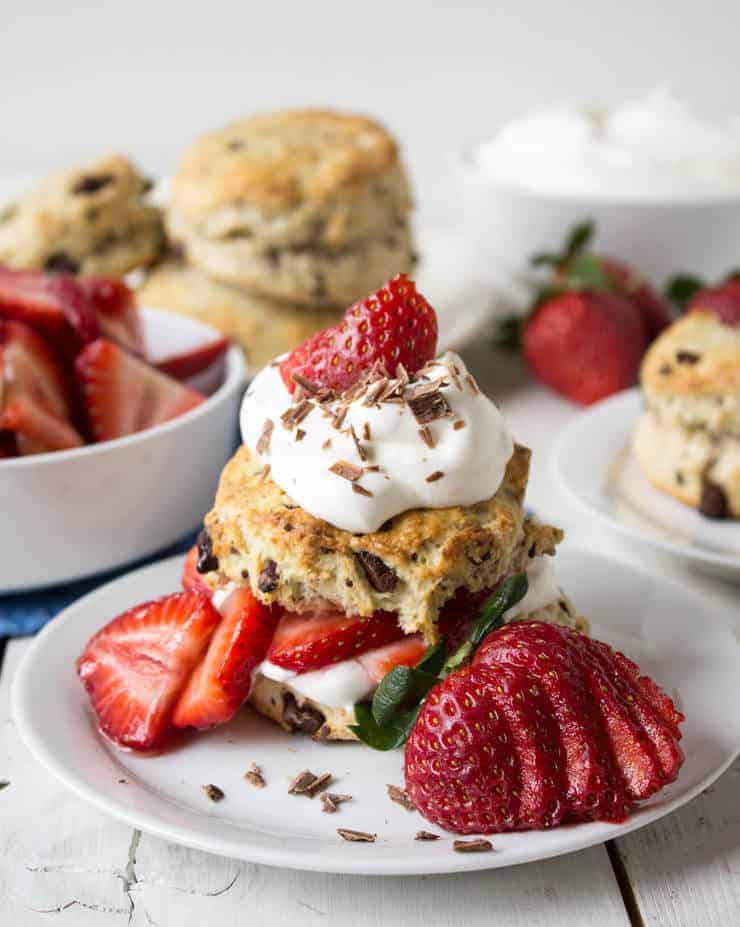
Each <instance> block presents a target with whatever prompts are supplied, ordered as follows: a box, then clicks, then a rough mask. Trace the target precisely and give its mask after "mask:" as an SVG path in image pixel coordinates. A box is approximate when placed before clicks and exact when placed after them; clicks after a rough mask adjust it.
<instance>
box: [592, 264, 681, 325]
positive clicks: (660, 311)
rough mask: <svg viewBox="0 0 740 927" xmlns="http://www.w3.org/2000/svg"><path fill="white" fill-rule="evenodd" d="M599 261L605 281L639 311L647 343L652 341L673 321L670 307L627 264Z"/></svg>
mask: <svg viewBox="0 0 740 927" xmlns="http://www.w3.org/2000/svg"><path fill="white" fill-rule="evenodd" d="M599 260H600V262H601V266H602V268H603V270H604V273H605V274H606V276H607V279H608V280H609V281H610V282H611V283H612V284H613V285H614V286H615V288H616V289H617V291H618V292H619V293H621V294H622V295H623V296H626V297H627V299H629V300H630V301H631V302H633V303H634V304H635V305H636V306H637V308H638V309H639V310H640V314H641V315H642V319H643V322H644V323H645V331H646V333H647V337H648V341H652V340H653V339H654V338H656V337H657V336H658V335H659V334H660V333H661V332H662V331H663V329H664V328H667V327H668V326H669V325H670V324H671V322H672V321H673V313H672V311H671V307H670V305H669V304H668V302H667V301H666V300H665V299H663V297H662V296H661V295H660V294H659V293H658V292H656V290H655V289H654V288H653V287H652V286H650V284H649V283H648V282H647V281H646V280H645V278H644V277H642V276H641V275H640V274H638V273H637V272H636V271H635V270H633V269H632V268H631V267H630V266H629V265H628V264H625V263H624V262H623V261H618V260H616V258H612V257H600V258H599Z"/></svg>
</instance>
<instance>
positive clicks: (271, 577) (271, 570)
mask: <svg viewBox="0 0 740 927" xmlns="http://www.w3.org/2000/svg"><path fill="white" fill-rule="evenodd" d="M279 578H280V570H279V569H278V565H277V563H275V561H274V560H268V561H267V563H266V564H265V565H264V566H263V567H262V572H261V573H260V575H259V579H258V580H257V588H258V589H259V591H260V592H274V591H275V590H276V589H277V587H278V579H279Z"/></svg>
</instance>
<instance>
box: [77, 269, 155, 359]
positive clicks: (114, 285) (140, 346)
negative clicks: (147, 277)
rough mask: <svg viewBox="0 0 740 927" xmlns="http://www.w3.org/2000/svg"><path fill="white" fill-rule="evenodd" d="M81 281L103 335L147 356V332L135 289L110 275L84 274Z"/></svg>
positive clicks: (132, 351) (129, 349) (79, 281)
mask: <svg viewBox="0 0 740 927" xmlns="http://www.w3.org/2000/svg"><path fill="white" fill-rule="evenodd" d="M78 283H79V285H80V287H81V288H82V290H83V291H84V292H85V293H86V295H87V297H88V299H89V300H90V302H91V303H92V305H93V307H94V308H95V311H96V313H97V317H98V323H99V324H100V333H101V335H102V336H103V337H104V338H108V339H109V340H110V341H115V342H116V344H119V345H120V346H121V347H123V348H126V350H127V351H130V352H131V353H132V354H137V355H139V356H141V357H143V356H144V355H145V353H146V349H145V344H144V334H143V331H142V327H141V317H140V316H139V310H138V307H137V305H136V298H135V296H134V293H133V291H132V290H131V289H129V287H127V286H126V284H125V283H124V282H123V281H122V280H113V279H109V278H108V277H81V278H80V279H79V280H78Z"/></svg>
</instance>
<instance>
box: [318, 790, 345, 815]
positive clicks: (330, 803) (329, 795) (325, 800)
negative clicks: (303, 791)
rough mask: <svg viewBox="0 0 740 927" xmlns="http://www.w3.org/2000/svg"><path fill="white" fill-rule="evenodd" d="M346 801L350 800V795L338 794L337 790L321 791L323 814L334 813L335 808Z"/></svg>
mask: <svg viewBox="0 0 740 927" xmlns="http://www.w3.org/2000/svg"><path fill="white" fill-rule="evenodd" d="M346 801H352V796H351V795H340V794H339V793H338V792H322V793H321V804H322V808H321V810H322V811H323V812H324V813H325V814H334V812H335V811H336V810H337V808H338V807H339V806H340V805H342V804H344V802H346Z"/></svg>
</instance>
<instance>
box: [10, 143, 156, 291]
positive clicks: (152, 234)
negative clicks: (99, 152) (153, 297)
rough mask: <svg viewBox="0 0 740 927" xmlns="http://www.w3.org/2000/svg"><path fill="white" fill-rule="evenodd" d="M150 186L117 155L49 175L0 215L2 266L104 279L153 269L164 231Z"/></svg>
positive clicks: (134, 168) (133, 167) (130, 163)
mask: <svg viewBox="0 0 740 927" xmlns="http://www.w3.org/2000/svg"><path fill="white" fill-rule="evenodd" d="M149 188H150V181H149V180H148V179H147V178H145V177H144V176H142V174H140V173H139V171H138V170H137V168H136V167H135V165H134V164H133V163H132V162H131V161H130V160H129V159H128V158H127V157H125V156H124V155H117V154H114V155H109V156H107V157H104V158H100V159H98V160H97V161H93V162H91V163H90V164H86V165H84V166H82V167H75V168H71V169H67V170H63V171H59V172H57V173H55V174H53V175H51V176H49V177H47V178H46V179H45V180H44V181H42V183H40V184H39V185H38V186H37V187H36V188H35V189H33V190H31V191H30V192H29V193H28V194H27V195H26V196H24V197H22V198H21V199H19V200H17V201H16V202H15V203H11V204H9V205H7V206H6V207H5V208H4V209H3V210H2V211H0V263H2V264H7V265H8V266H10V267H17V268H31V269H33V268H35V269H42V270H47V271H52V272H53V271H66V272H69V273H75V274H77V273H79V274H91V275H95V274H100V275H103V276H121V275H122V274H125V273H127V272H128V271H130V270H133V269H135V268H137V267H142V266H146V265H148V264H151V263H152V262H153V261H154V260H155V259H156V257H157V255H158V254H159V252H160V249H161V247H162V243H163V239H164V231H163V225H162V217H161V213H160V211H159V210H158V209H157V208H155V207H154V206H152V205H150V204H149V203H148V202H147V199H146V194H147V193H148V191H149Z"/></svg>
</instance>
